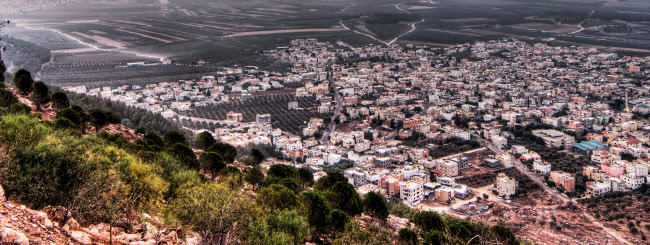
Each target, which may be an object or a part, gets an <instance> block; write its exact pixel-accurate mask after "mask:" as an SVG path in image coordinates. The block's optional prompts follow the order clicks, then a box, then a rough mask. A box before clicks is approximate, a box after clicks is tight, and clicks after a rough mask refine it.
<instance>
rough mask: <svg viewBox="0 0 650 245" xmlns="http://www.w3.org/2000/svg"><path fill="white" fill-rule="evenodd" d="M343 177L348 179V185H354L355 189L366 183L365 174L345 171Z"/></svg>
mask: <svg viewBox="0 0 650 245" xmlns="http://www.w3.org/2000/svg"><path fill="white" fill-rule="evenodd" d="M343 175H344V176H345V177H346V178H348V183H350V184H351V185H354V186H355V187H359V186H362V185H365V184H367V183H368V178H366V174H365V173H362V172H359V171H356V170H346V171H345V172H343Z"/></svg>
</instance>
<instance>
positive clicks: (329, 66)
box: [320, 63, 343, 145]
mask: <svg viewBox="0 0 650 245" xmlns="http://www.w3.org/2000/svg"><path fill="white" fill-rule="evenodd" d="M333 75H334V74H333V72H332V64H331V63H329V64H327V76H328V80H329V83H330V88H332V92H333V93H334V101H335V102H336V108H335V109H334V113H333V114H332V117H331V118H330V124H329V125H328V126H327V131H325V133H323V136H322V137H321V138H320V143H321V144H322V145H328V144H329V137H330V134H332V133H334V130H335V129H336V117H337V116H338V115H340V114H341V110H343V99H342V98H341V95H339V90H338V88H337V87H336V82H335V81H334V76H333Z"/></svg>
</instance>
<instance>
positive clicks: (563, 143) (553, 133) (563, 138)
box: [533, 129, 575, 149]
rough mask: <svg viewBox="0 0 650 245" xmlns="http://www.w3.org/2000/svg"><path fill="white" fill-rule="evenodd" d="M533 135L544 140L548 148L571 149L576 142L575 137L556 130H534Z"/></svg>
mask: <svg viewBox="0 0 650 245" xmlns="http://www.w3.org/2000/svg"><path fill="white" fill-rule="evenodd" d="M533 135H535V136H537V137H540V138H542V140H544V143H545V144H546V146H548V147H550V148H560V147H564V148H566V149H569V148H570V147H571V145H572V144H573V143H574V142H575V138H574V137H573V136H570V135H567V134H565V133H562V132H560V131H557V130H554V129H538V130H533Z"/></svg>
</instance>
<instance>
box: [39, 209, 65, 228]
mask: <svg viewBox="0 0 650 245" xmlns="http://www.w3.org/2000/svg"><path fill="white" fill-rule="evenodd" d="M43 211H45V213H47V217H48V218H50V220H52V221H54V222H58V223H59V224H60V223H62V222H63V221H64V220H65V218H66V217H68V216H70V215H69V214H70V213H69V212H68V210H67V209H66V208H64V207H61V206H56V207H53V206H47V207H45V208H44V209H43Z"/></svg>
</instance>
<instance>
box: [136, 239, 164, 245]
mask: <svg viewBox="0 0 650 245" xmlns="http://www.w3.org/2000/svg"><path fill="white" fill-rule="evenodd" d="M156 244H157V243H156V240H153V239H152V240H146V241H137V242H130V243H129V245H156Z"/></svg>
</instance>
